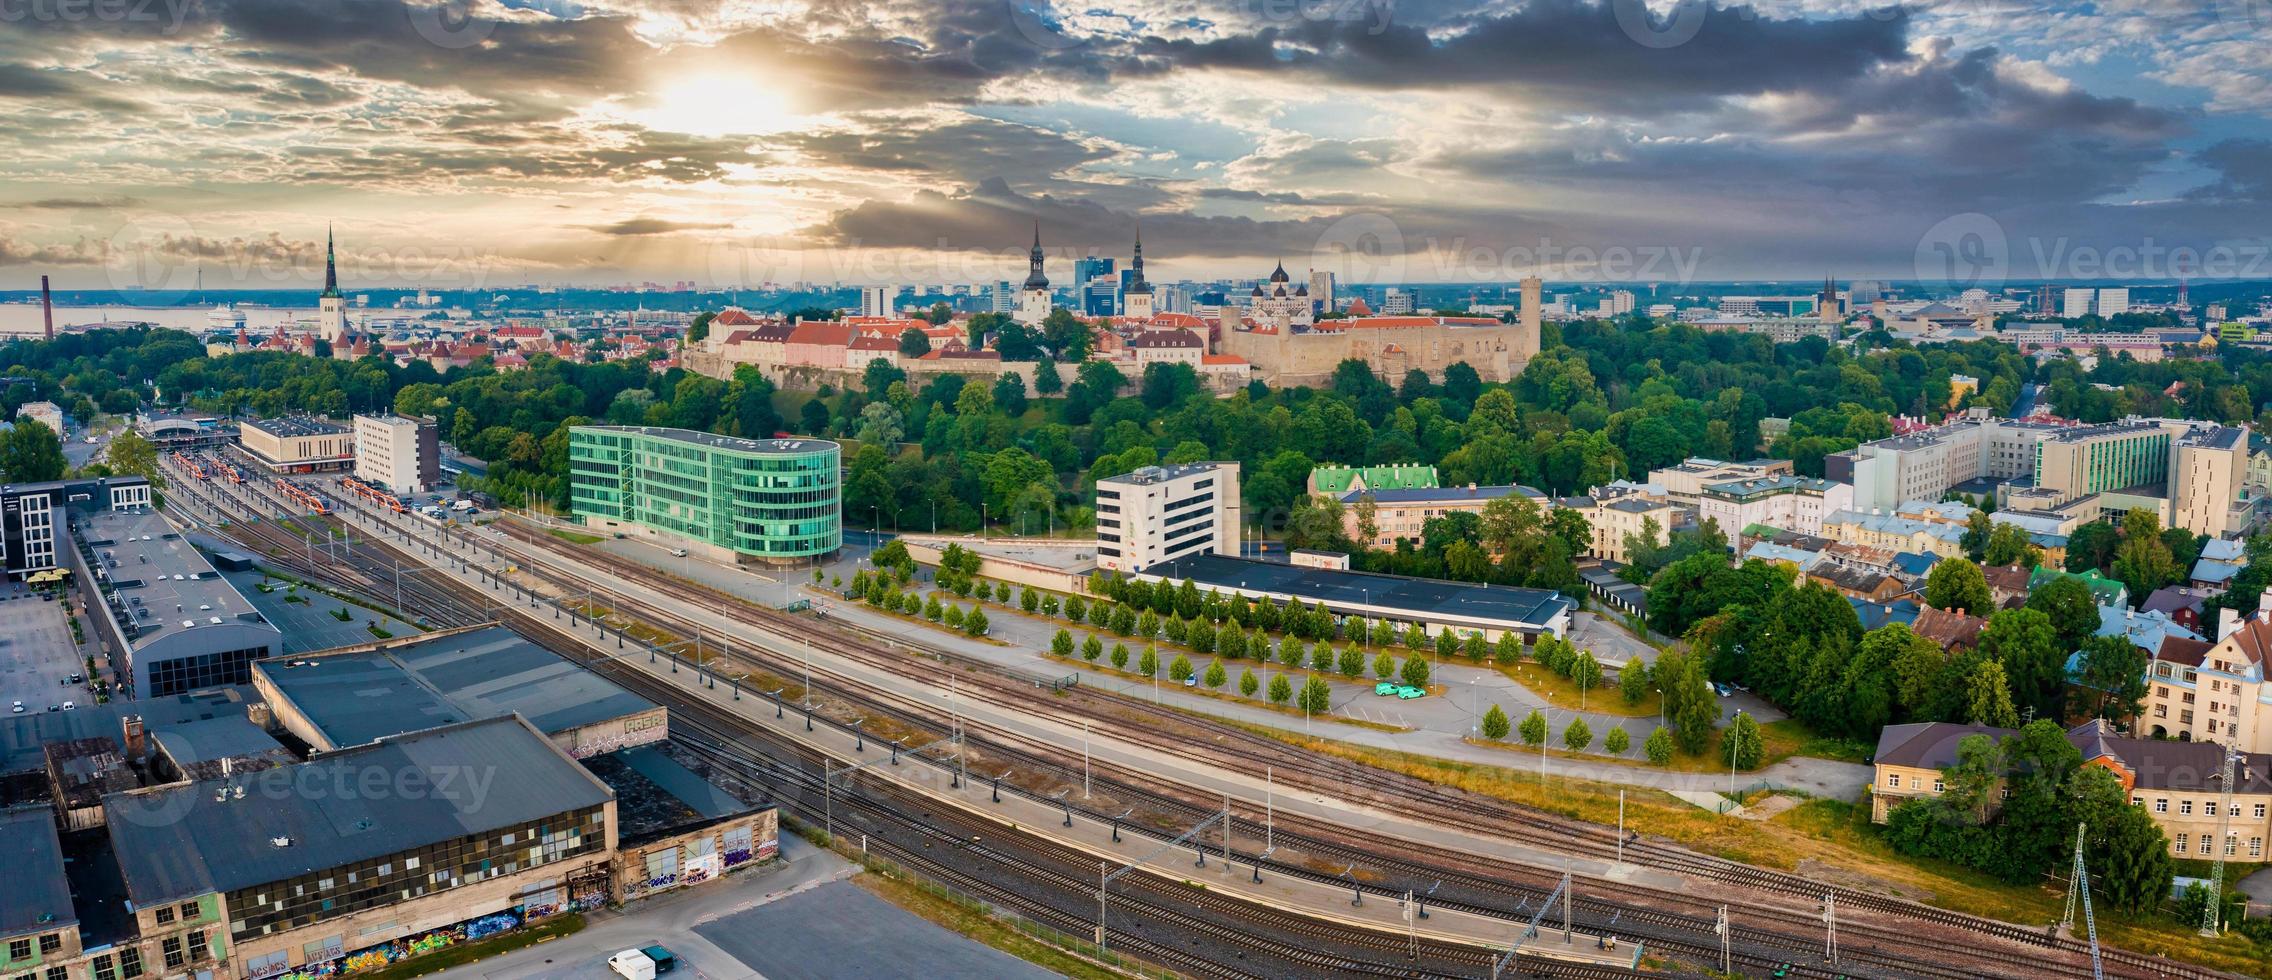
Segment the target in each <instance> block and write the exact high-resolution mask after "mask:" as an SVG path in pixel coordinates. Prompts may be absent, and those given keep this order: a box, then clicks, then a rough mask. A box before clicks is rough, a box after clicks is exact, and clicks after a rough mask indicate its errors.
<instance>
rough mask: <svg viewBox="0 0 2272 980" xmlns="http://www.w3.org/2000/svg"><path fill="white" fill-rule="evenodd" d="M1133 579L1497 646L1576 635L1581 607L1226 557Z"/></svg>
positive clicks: (1553, 599)
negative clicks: (1506, 638) (1506, 640)
mask: <svg viewBox="0 0 2272 980" xmlns="http://www.w3.org/2000/svg"><path fill="white" fill-rule="evenodd" d="M1129 577H1130V578H1133V579H1136V580H1138V581H1145V582H1167V583H1170V584H1178V585H1180V584H1182V583H1183V582H1184V581H1185V580H1189V581H1191V582H1192V583H1193V584H1194V585H1196V586H1197V587H1198V588H1199V590H1200V591H1201V592H1206V591H1208V590H1210V589H1211V590H1214V591H1216V592H1220V593H1222V594H1223V595H1226V596H1229V595H1243V596H1246V597H1247V598H1249V599H1267V600H1270V601H1272V602H1277V603H1287V602H1299V603H1302V604H1303V605H1314V604H1316V603H1320V602H1322V603H1324V604H1325V608H1326V611H1327V612H1330V613H1332V614H1334V615H1336V616H1344V617H1357V618H1359V619H1363V620H1366V621H1377V620H1388V621H1390V622H1394V623H1398V624H1400V625H1403V626H1412V625H1418V626H1420V627H1422V628H1423V629H1425V630H1426V631H1427V632H1428V633H1430V634H1434V633H1436V632H1438V631H1441V630H1447V629H1448V630H1451V631H1453V632H1454V633H1456V634H1467V633H1481V634H1483V638H1484V639H1485V640H1492V641H1496V640H1497V639H1498V638H1499V636H1500V634H1502V633H1515V634H1517V635H1519V636H1521V637H1522V638H1523V640H1524V642H1526V643H1527V642H1532V641H1534V640H1536V639H1537V638H1538V637H1539V636H1541V635H1549V634H1551V635H1554V636H1563V635H1565V634H1567V633H1568V631H1569V629H1570V614H1571V613H1572V612H1575V611H1576V610H1577V608H1578V604H1577V603H1576V602H1575V601H1572V600H1571V599H1570V598H1569V597H1567V596H1564V595H1563V594H1562V593H1559V592H1555V591H1553V590H1550V589H1523V588H1512V587H1508V586H1499V585H1478V584H1474V583H1469V582H1446V581H1441V580H1438V579H1425V578H1409V577H1406V576H1402V575H1380V574H1376V573H1373V572H1351V571H1341V570H1337V569H1331V568H1316V567H1307V566H1300V565H1281V564H1278V563H1276V562H1267V561H1256V560H1254V559H1251V558H1231V557H1228V556H1224V555H1200V556H1196V557H1192V558H1179V559H1177V560H1175V561H1171V562H1167V563H1166V564H1161V565H1153V566H1151V567H1149V568H1145V569H1141V570H1139V571H1137V572H1135V573H1134V574H1132V575H1130V576H1129Z"/></svg>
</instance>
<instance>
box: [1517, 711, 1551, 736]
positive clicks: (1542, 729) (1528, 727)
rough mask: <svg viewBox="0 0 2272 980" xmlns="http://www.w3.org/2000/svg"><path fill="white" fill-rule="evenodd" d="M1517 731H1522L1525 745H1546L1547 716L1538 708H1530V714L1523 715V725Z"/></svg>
mask: <svg viewBox="0 0 2272 980" xmlns="http://www.w3.org/2000/svg"><path fill="white" fill-rule="evenodd" d="M1517 731H1519V732H1521V733H1522V736H1523V744H1524V745H1545V744H1546V716H1545V715H1542V714H1539V713H1538V709H1537V708H1532V709H1530V714H1527V715H1524V716H1523V724H1522V727H1521V728H1519V729H1517Z"/></svg>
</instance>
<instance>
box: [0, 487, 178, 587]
mask: <svg viewBox="0 0 2272 980" xmlns="http://www.w3.org/2000/svg"><path fill="white" fill-rule="evenodd" d="M149 506H150V481H148V480H145V479H143V478H141V477H139V476H112V477H99V478H95V479H89V480H55V481H51V482H47V483H11V484H7V485H4V486H0V564H4V565H5V566H6V568H7V572H8V577H9V578H11V579H15V580H19V581H21V580H23V579H28V578H31V577H32V576H35V575H39V574H41V573H43V572H52V571H54V570H56V569H58V568H61V567H64V563H63V562H62V561H61V558H62V555H63V552H64V550H65V544H64V538H63V536H62V535H61V534H60V533H58V532H60V531H62V530H63V529H64V528H65V527H66V525H67V523H68V518H69V515H70V514H71V513H72V512H73V511H80V512H86V511H101V510H110V511H126V510H135V509H142V508H148V507H149Z"/></svg>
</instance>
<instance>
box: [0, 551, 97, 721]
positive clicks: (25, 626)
mask: <svg viewBox="0 0 2272 980" xmlns="http://www.w3.org/2000/svg"><path fill="white" fill-rule="evenodd" d="M63 608H64V607H63V603H62V602H60V601H56V602H45V601H42V600H41V599H40V598H39V596H38V595H36V594H34V593H33V592H32V591H31V590H30V589H28V588H25V587H24V586H22V585H20V584H17V583H13V582H11V583H8V584H7V585H4V586H0V710H7V709H8V708H9V707H10V706H12V705H13V704H14V703H15V702H17V701H22V702H23V703H24V710H25V711H46V710H47V707H48V705H61V704H62V703H63V702H65V701H74V702H77V703H80V704H86V703H88V701H89V698H90V695H88V693H87V688H86V685H85V684H83V683H82V684H79V685H74V686H66V685H65V684H64V683H63V682H64V679H65V678H68V677H69V676H71V675H72V674H75V673H79V674H83V673H85V671H86V663H85V661H83V660H81V659H80V658H79V654H78V650H77V647H76V646H75V645H74V644H73V643H72V642H71V623H70V620H69V619H67V618H65V616H64V612H63Z"/></svg>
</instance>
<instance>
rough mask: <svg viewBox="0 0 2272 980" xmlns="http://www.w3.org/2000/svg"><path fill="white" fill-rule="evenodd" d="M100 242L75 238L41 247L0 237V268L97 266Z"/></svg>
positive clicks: (101, 246)
mask: <svg viewBox="0 0 2272 980" xmlns="http://www.w3.org/2000/svg"><path fill="white" fill-rule="evenodd" d="M106 251H107V250H106V249H105V248H104V247H103V243H101V242H95V241H88V240H87V239H84V238H82V239H79V240H77V241H74V242H72V243H70V244H67V245H41V244H38V243H36V242H27V241H24V240H22V239H18V238H11V237H9V236H7V235H0V267H5V266H19V265H37V266H53V265H66V266H78V265H100V264H102V261H103V257H104V255H105V254H106Z"/></svg>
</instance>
